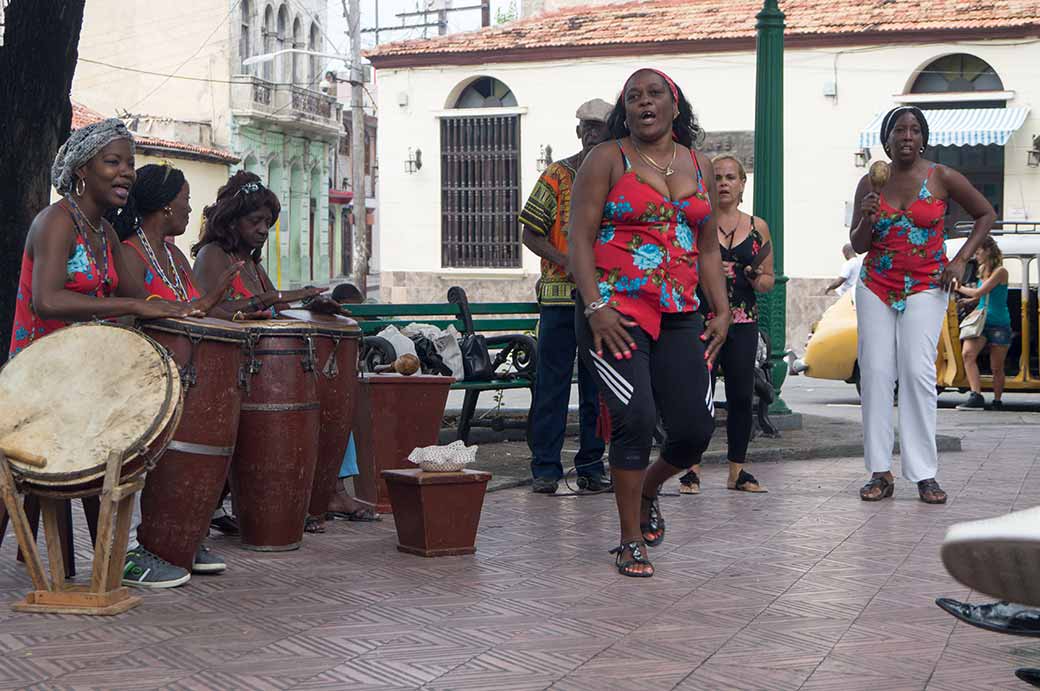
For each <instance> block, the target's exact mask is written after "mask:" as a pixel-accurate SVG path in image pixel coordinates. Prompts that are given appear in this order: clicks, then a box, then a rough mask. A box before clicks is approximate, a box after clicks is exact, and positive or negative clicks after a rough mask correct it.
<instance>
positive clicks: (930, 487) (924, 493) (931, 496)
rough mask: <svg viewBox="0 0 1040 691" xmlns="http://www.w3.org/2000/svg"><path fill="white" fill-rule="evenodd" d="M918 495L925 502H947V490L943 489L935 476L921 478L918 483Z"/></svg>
mask: <svg viewBox="0 0 1040 691" xmlns="http://www.w3.org/2000/svg"><path fill="white" fill-rule="evenodd" d="M917 496H919V497H920V498H921V501H923V502H924V503H925V504H945V503H946V492H944V491H943V489H942V487H940V486H939V483H938V482H936V481H935V478H934V477H933V478H929V479H927V480H921V481H920V482H918V483H917Z"/></svg>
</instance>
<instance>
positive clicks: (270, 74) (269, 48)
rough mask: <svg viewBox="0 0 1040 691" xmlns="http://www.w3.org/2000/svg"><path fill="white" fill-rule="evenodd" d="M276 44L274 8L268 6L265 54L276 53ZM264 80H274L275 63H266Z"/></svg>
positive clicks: (265, 12)
mask: <svg viewBox="0 0 1040 691" xmlns="http://www.w3.org/2000/svg"><path fill="white" fill-rule="evenodd" d="M274 42H275V30H274V8H273V7H271V6H270V5H268V6H267V7H266V8H264V29H263V44H264V52H265V53H273V52H274ZM263 74H264V79H266V80H267V81H271V80H272V79H274V62H273V61H272V60H268V61H267V62H265V63H264V70H263Z"/></svg>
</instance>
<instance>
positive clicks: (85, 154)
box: [51, 118, 134, 194]
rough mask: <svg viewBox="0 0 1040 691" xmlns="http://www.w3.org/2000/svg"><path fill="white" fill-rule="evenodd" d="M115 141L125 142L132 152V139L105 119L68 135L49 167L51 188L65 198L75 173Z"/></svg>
mask: <svg viewBox="0 0 1040 691" xmlns="http://www.w3.org/2000/svg"><path fill="white" fill-rule="evenodd" d="M117 139H128V140H129V141H130V151H133V150H134V137H133V135H131V134H130V130H128V129H127V128H126V125H124V124H123V122H122V121H121V120H119V119H118V118H108V119H107V120H102V121H101V122H95V123H92V124H90V125H87V126H86V127H81V128H79V129H78V130H75V131H74V132H73V133H72V134H70V135H69V138H68V140H67V141H66V142H65V143H64V144H62V145H61V148H60V149H58V155H57V156H55V157H54V165H52V166H51V184H52V185H54V188H55V189H56V190H58V192H59V193H60V194H68V193H69V192H71V191H72V188H73V186H74V185H75V184H76V170H77V169H78V168H80V167H81V166H82V165H83V164H84V163H86V162H87V161H89V160H90V159H92V158H94V156H96V155H97V153H98V152H99V151H101V150H102V149H104V148H105V147H106V146H108V145H109V144H110V143H112V142H114V141H115V140H117Z"/></svg>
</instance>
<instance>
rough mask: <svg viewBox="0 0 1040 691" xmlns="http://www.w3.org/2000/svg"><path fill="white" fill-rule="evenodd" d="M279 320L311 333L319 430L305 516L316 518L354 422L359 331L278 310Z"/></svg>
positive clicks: (342, 320)
mask: <svg viewBox="0 0 1040 691" xmlns="http://www.w3.org/2000/svg"><path fill="white" fill-rule="evenodd" d="M281 316H283V317H288V318H290V319H299V320H301V321H309V322H310V323H311V326H312V327H313V328H314V353H315V357H316V362H315V369H316V370H317V375H318V376H317V385H318V403H319V404H320V405H321V429H320V431H319V432H318V465H317V467H316V468H315V471H314V486H313V487H312V488H311V501H310V508H309V509H308V512H307V513H308V514H310V515H311V516H316V517H319V518H321V517H323V516H324V515H325V512H326V511H328V510H329V502H330V501H331V500H332V495H333V493H334V492H335V489H336V480H337V479H338V476H339V469H340V466H341V465H342V464H343V454H344V453H345V452H346V450H347V440H348V439H349V438H350V430H351V426H352V424H353V420H354V407H355V405H356V404H357V388H358V380H357V362H358V344H359V342H360V340H361V329H360V328H359V327H358V325H357V322H356V321H354V320H353V319H349V318H347V317H344V316H340V315H326V314H314V313H312V312H308V311H307V310H284V311H283V312H281Z"/></svg>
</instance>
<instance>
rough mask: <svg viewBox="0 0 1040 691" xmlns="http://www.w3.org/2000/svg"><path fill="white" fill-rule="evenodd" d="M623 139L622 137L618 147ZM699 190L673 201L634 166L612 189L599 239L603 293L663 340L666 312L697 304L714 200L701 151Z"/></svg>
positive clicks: (627, 166)
mask: <svg viewBox="0 0 1040 691" xmlns="http://www.w3.org/2000/svg"><path fill="white" fill-rule="evenodd" d="M620 147H621V142H620V141H618V148H620ZM690 155H691V156H692V157H693V164H694V166H695V167H696V169H697V191H696V192H694V194H693V195H692V196H689V197H686V198H685V199H679V200H676V201H672V200H671V199H668V198H666V197H664V196H663V195H661V193H660V192H658V191H657V190H655V189H654V188H653V187H652V186H651V185H650V184H649V183H647V182H646V181H644V180H643V179H641V178H640V177H639V175H638V174H637V173H636V172H635V171H633V170H632V165H631V164H630V163H629V160H628V157H627V156H625V153H624V151H622V152H621V156H622V157H623V158H624V160H625V174H624V175H622V176H621V179H620V180H618V181H617V183H616V184H615V185H614V187H612V188H611V190H610V193H609V194H608V195H607V202H606V204H605V206H604V207H603V220H602V222H601V223H600V229H599V237H598V238H597V239H596V242H595V257H596V281H597V282H598V283H599V292H600V296H601V297H602V298H604V299H607V300H609V301H610V306H611V307H613V308H615V309H616V310H617V311H618V312H621V313H622V314H624V315H626V316H628V317H630V318H632V319H633V320H635V321H636V323H638V324H639V326H640V327H641V328H642V329H643V330H644V331H646V332H647V333H648V334H650V336H651V338H653V339H655V340H656V339H657V336H658V335H659V334H660V332H661V315H662V314H667V313H676V312H693V311H695V310H696V309H697V307H698V305H699V302H698V300H697V281H698V273H697V236H698V234H699V232H700V230H701V228H702V227H703V226H704V222H705V221H706V220H707V219H708V218H709V217H710V216H711V202H710V201H709V200H708V191H707V188H706V187H705V185H704V179H703V177H702V176H701V169H700V165H699V164H698V163H697V156H696V154H694V153H693V152H692V151H691V152H690Z"/></svg>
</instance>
